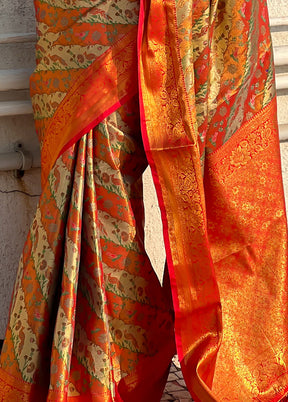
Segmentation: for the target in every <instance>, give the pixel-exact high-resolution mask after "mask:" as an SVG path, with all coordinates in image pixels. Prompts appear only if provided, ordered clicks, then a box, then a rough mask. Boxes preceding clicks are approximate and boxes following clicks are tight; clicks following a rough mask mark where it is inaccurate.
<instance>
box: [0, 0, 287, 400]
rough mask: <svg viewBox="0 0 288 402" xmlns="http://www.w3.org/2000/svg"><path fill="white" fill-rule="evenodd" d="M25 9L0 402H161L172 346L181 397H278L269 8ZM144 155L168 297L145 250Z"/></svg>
mask: <svg viewBox="0 0 288 402" xmlns="http://www.w3.org/2000/svg"><path fill="white" fill-rule="evenodd" d="M35 10H36V17H37V22H38V24H37V32H38V37H39V40H38V43H37V47H36V51H37V67H36V70H35V72H34V74H33V75H32V77H31V97H32V102H33V107H34V114H35V121H36V128H37V133H38V135H39V140H40V144H41V154H42V184H43V192H42V195H41V197H40V201H39V206H38V209H37V212H36V216H35V219H34V221H33V223H32V226H31V229H30V232H29V234H28V238H27V241H26V244H25V247H24V251H23V255H22V258H21V261H20V266H19V270H18V274H17V278H16V284H15V288H14V293H13V298H12V302H11V309H10V319H9V323H8V327H7V333H6V338H5V342H4V346H3V350H2V354H1V368H0V400H1V401H7V402H8V401H9V402H10V401H11V402H14V401H15V402H16V401H17V402H18V401H37V402H38V401H59V402H60V401H61V402H62V401H79V402H80V401H85V402H86V401H105V402H108V401H109V402H110V401H116V402H120V401H124V402H126V401H128V402H147V401H151V402H152V401H155V402H156V401H160V399H161V395H162V392H163V389H164V386H165V382H166V378H167V375H168V372H169V365H170V362H171V358H172V356H173V354H174V353H175V343H176V348H177V353H178V356H179V360H180V362H181V367H182V371H183V375H184V379H185V381H186V384H187V388H188V390H189V391H190V393H191V395H192V397H193V399H194V400H196V401H200V402H210V401H217V402H218V401H219V402H220V401H231V402H232V401H242V402H249V401H263V402H268V401H275V402H276V401H280V400H281V399H282V398H283V397H285V395H286V394H287V392H288V369H287V364H288V339H287V338H288V314H287V307H288V300H287V299H288V287H287V226H286V216H285V205H284V199H283V188H282V181H281V171H280V158H279V139H278V133H277V121H276V99H275V89H274V72H273V60H272V53H271V41H270V35H269V24H268V15H267V7H266V3H265V2H264V1H262V0H245V1H243V0H215V1H214V0H212V1H208V0H207V1H206V0H198V1H196V0H177V1H175V0H165V1H164V0H150V1H149V0H140V2H139V1H138V0H99V1H92V0H45V1H43V0H42V1H39V0H36V1H35ZM147 160H148V163H149V165H150V167H151V169H152V173H153V179H154V184H155V187H156V190H157V195H158V200H159V205H160V209H161V214H162V221H163V228H164V239H165V248H166V255H167V265H168V269H169V278H170V284H169V283H168V282H169V281H165V284H164V285H163V287H161V285H160V283H159V281H158V279H157V277H156V275H155V273H154V271H153V269H152V267H151V264H150V262H149V259H148V257H147V255H146V253H145V249H144V245H143V244H144V242H143V238H144V234H143V204H142V182H141V175H142V173H143V171H144V169H145V168H146V166H147ZM170 288H171V292H172V299H173V303H172V304H173V306H172V304H171V303H170V302H169V300H170V297H169V291H170Z"/></svg>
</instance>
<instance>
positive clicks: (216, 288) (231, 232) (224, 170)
mask: <svg viewBox="0 0 288 402" xmlns="http://www.w3.org/2000/svg"><path fill="white" fill-rule="evenodd" d="M252 3H254V6H255V7H254V8H253V6H251V2H250V3H249V2H248V3H246V5H245V7H244V6H243V5H242V6H243V7H242V8H241V2H229V1H228V2H226V3H225V5H224V2H219V3H218V7H219V8H220V5H221V4H222V6H223V7H224V8H225V7H226V12H227V8H228V7H229V6H230V7H231V10H230V11H231V13H232V16H233V17H232V18H234V20H233V21H232V22H231V24H232V25H233V24H235V26H236V27H237V26H238V29H239V26H240V27H241V26H242V27H243V26H244V25H245V23H246V22H247V21H246V22H245V23H244V22H243V17H244V15H243V13H242V15H241V12H240V11H239V10H241V11H243V12H244V14H246V16H248V15H249V16H250V18H251V20H250V22H248V24H250V32H251V31H253V24H254V23H255V20H256V21H257V23H258V24H259V25H261V23H260V21H259V19H261V17H263V13H264V14H265V8H262V7H263V6H261V7H260V5H259V4H257V5H255V3H258V2H252ZM205 6H206V7H207V4H205V2H203V10H204V9H205ZM258 6H259V8H258V9H257V7H258ZM233 7H234V8H233ZM215 8H217V2H215V3H213V2H212V4H211V10H210V16H207V19H206V22H207V23H208V21H209V22H210V23H211V26H209V27H208V28H207V27H205V26H204V27H202V28H203V30H205V28H207V29H210V33H208V34H207V37H208V38H209V36H210V41H211V42H210V44H209V42H206V47H209V51H207V52H206V50H207V49H205V46H204V49H203V53H205V54H206V57H205V58H204V59H202V61H203V63H204V62H205V63H206V64H207V63H208V68H209V61H210V62H211V60H213V58H215V56H216V57H217V56H218V57H220V58H222V59H223V60H224V62H225V58H226V63H228V62H229V63H231V66H232V61H233V60H234V62H235V57H234V56H233V54H232V57H231V54H230V53H227V52H225V50H224V51H223V54H218V55H215V54H214V53H213V52H215V51H216V49H217V44H218V42H217V38H215V37H214V33H215V31H217V29H219V25H218V24H221V20H220V15H221V12H220V11H219V14H218V15H217V13H216V12H215ZM203 10H202V11H203ZM232 10H233V11H232ZM238 11H239V13H238ZM237 14H238V16H237ZM252 16H253V19H252ZM177 17H179V16H178V15H177V8H176V7H175V3H174V2H173V1H172V0H168V1H165V2H162V1H157V0H156V1H150V2H149V1H144V2H143V5H142V10H140V26H142V32H141V33H140V35H141V41H140V43H141V47H140V49H141V52H140V53H139V67H140V100H141V113H142V135H143V138H144V144H145V149H146V152H147V156H148V160H149V163H150V166H151V168H152V172H153V175H154V182H155V184H156V188H157V192H158V199H159V202H160V207H161V210H162V220H163V223H164V236H165V242H166V252H167V260H168V266H169V271H170V279H171V286H172V293H173V300H174V309H175V330H176V344H177V349H178V354H179V356H180V360H181V362H182V370H183V373H184V378H185V381H186V384H187V386H188V388H189V391H190V392H191V394H192V396H193V397H194V399H195V400H197V401H200V402H210V401H245V402H246V401H247V402H248V401H254V400H257V401H258V400H259V401H265V402H266V401H267V402H268V401H279V400H280V399H281V398H282V397H283V396H284V395H285V394H286V393H287V390H288V370H287V363H288V353H287V352H288V349H287V341H288V339H287V336H288V331H287V330H288V322H287V306H288V293H287V290H288V282H287V281H288V277H287V224H286V215H285V204H284V199H283V188H282V181H281V170H280V156H279V139H278V129H277V121H276V99H275V97H274V98H273V99H272V100H271V96H273V95H271V94H272V93H271V92H270V93H269V91H270V89H271V87H270V89H268V88H265V85H264V86H263V87H262V89H260V90H259V96H258V98H257V101H258V103H257V105H256V104H255V102H252V103H251V102H250V104H249V105H248V103H246V100H247V98H248V99H249V98H250V99H254V98H253V97H254V94H253V91H254V90H255V88H254V86H253V85H251V88H250V89H249V91H248V92H247V97H246V98H245V99H246V100H244V99H243V105H242V110H243V109H244V111H242V112H241V113H242V123H241V124H240V126H239V127H237V128H236V127H235V132H234V133H232V135H230V134H228V133H227V132H228V130H229V127H227V126H226V127H225V129H226V133H227V134H226V138H225V136H223V134H222V139H223V142H224V145H222V144H218V145H217V142H214V143H213V141H212V142H211V141H210V140H211V138H213V136H215V132H217V129H216V128H215V127H217V125H216V124H214V121H215V118H216V117H217V114H215V118H214V117H210V116H214V113H215V106H213V102H216V99H213V95H214V94H213V93H212V94H211V93H209V91H208V94H207V95H206V101H207V103H206V107H207V106H208V111H207V114H206V115H205V116H204V118H203V119H202V120H201V113H200V111H201V110H202V106H203V103H205V102H203V96H202V94H200V95H201V96H200V95H199V92H198V90H197V80H196V79H195V84H194V88H195V91H194V94H193V91H192V92H191V95H190V96H189V94H188V95H187V85H186V82H185V71H183V60H182V59H181V46H182V43H183V42H182V40H183V39H182V37H181V35H182V36H183V33H182V34H181V32H179V30H178V28H179V20H177ZM209 18H210V20H209ZM224 18H225V17H224ZM266 18H267V14H266ZM228 21H229V20H228V18H227V21H226V23H227V27H226V28H227V29H229V24H228ZM248 21H249V20H248ZM181 23H182V22H181ZM141 24H142V25H141ZM180 25H181V24H180ZM183 25H184V23H183ZM264 25H265V27H263V28H262V32H267V29H268V25H267V20H266V22H265V24H264ZM232 32H233V30H232V28H231V36H232ZM236 32H237V29H236V28H235V30H234V32H233V34H236ZM247 32H248V31H247ZM185 33H186V34H187V31H186V32H185ZM244 35H245V33H244V32H243V35H242V34H241V36H242V39H243V36H244ZM213 38H214V39H213ZM229 40H231V41H232V42H233V39H232V37H230V39H229ZM237 40H239V44H238V46H236V45H235V47H236V48H237V51H239V49H241V46H242V47H244V50H245V46H244V44H243V42H242V41H241V39H239V38H238V39H237V38H236V37H235V38H234V43H237ZM259 40H260V38H259ZM261 40H263V38H261ZM240 42H241V43H240ZM230 44H231V42H228V45H226V46H227V48H226V50H227V49H229V46H230ZM193 45H194V43H193V40H192V45H191V46H192V47H193ZM262 47H263V43H262V42H261V41H260V42H259V44H258V48H255V49H254V51H257V52H259V53H258V54H262V58H263V60H262V68H263V63H268V64H266V65H269V63H270V64H271V48H270V45H268V43H267V41H266V53H265V54H264V56H263V53H261V52H262ZM241 51H242V50H241ZM250 51H251V49H250V50H249V43H248V44H246V56H244V53H242V57H244V59H245V60H246V64H245V66H244V67H245V68H244V69H243V64H242V61H241V57H240V58H238V59H237V60H236V62H235V64H234V73H236V74H237V71H238V70H235V68H236V66H237V68H239V71H241V68H242V74H243V75H245V74H250V78H249V80H250V83H252V82H254V80H257V76H258V78H259V74H260V73H259V71H258V72H257V71H256V69H253V66H252V67H251V68H250V67H249V63H251V58H252V56H251V55H249V52H250ZM203 53H202V54H203ZM199 57H200V56H199ZM233 57H234V59H233ZM253 57H255V54H254V56H253ZM252 59H253V58H252ZM205 60H206V61H205ZM196 62H197V60H196ZM196 62H195V63H196ZM247 66H248V67H247ZM205 68H206V67H205V66H204V70H205ZM210 68H211V69H213V64H211V66H210ZM246 68H248V71H245V69H246ZM230 70H231V71H232V67H231V68H230ZM265 71H266V72H265ZM265 71H264V72H263V74H264V75H265V74H266V80H267V81H268V80H269V74H267V72H269V69H266V70H265ZM220 72H221V71H220V69H219V71H218V73H219V74H220ZM222 73H223V76H222V77H221V79H222V80H223V82H224V85H223V82H222V84H221V85H222V86H223V87H225V85H226V86H227V88H226V92H224V88H223V89H222V100H221V103H220V109H218V112H219V113H220V115H221V113H222V116H223V119H224V121H225V118H226V115H224V113H227V108H228V109H229V111H228V113H233V111H234V113H235V116H237V109H236V108H235V102H236V100H235V99H234V98H233V96H234V95H235V93H237V87H236V86H235V85H234V84H235V79H234V81H233V82H234V84H233V86H232V85H231V87H229V85H230V84H229V78H230V77H229V75H226V76H225V67H224V68H223V70H222ZM204 76H205V75H204ZM207 77H208V78H207ZM206 78H207V80H208V85H207V86H206V88H207V87H208V88H209V85H210V86H211V87H213V81H210V80H212V78H213V76H212V77H211V75H210V76H209V74H208V75H206ZM215 79H216V78H215ZM225 79H226V83H225ZM267 81H266V83H267ZM185 85H186V88H185ZM272 87H273V83H272ZM233 88H234V89H233ZM232 90H233V91H234V94H233V95H231V91H232ZM229 91H230V96H228V95H227V93H229ZM241 91H243V88H241V86H239V92H241ZM219 93H221V90H220V92H219ZM195 94H196V97H195ZM223 96H226V100H225V99H224V101H225V102H223ZM197 97H198V98H197ZM265 98H266V99H268V101H266V103H265ZM229 99H230V102H229ZM212 106H213V107H212ZM209 107H211V108H212V109H211V110H210V111H209ZM221 108H223V109H222V111H221ZM198 112H199V113H198ZM210 112H211V113H210ZM238 112H239V111H238ZM204 114H205V113H204ZM199 116H200V117H199ZM202 117H203V116H202ZM217 118H218V119H219V115H218V117H217ZM213 119H214V121H213ZM205 121H206V126H208V127H209V129H208V128H207V133H206V134H205V135H204V145H203V136H202V137H201V136H200V135H199V134H200V133H199V131H198V130H199V129H200V127H203V124H204V123H205ZM231 124H232V122H231ZM159 127H161V130H159ZM195 127H196V129H197V131H195ZM222 131H223V130H222ZM205 138H206V139H205ZM215 141H216V140H215ZM205 143H206V145H205ZM211 149H212V151H213V152H212V153H211ZM205 153H208V155H206V158H205V157H204V155H205ZM203 176H204V177H203Z"/></svg>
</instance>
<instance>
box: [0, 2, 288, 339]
mask: <svg viewBox="0 0 288 402" xmlns="http://www.w3.org/2000/svg"><path fill="white" fill-rule="evenodd" d="M269 9H270V16H271V17H277V16H285V15H286V16H288V0H270V1H269ZM286 29H287V27H286ZM28 32H34V11H33V2H32V0H29V1H28V0H2V1H1V3H0V56H1V57H0V72H1V70H7V69H20V68H21V69H23V68H28V69H31V70H32V69H33V66H34V45H33V43H29V42H27V43H6V44H3V43H2V44H1V38H2V39H3V35H7V34H14V33H28ZM273 40H274V41H275V45H277V46H278V45H283V44H286V45H288V34H287V30H286V31H283V30H280V31H279V30H278V31H277V32H276V31H275V32H273ZM285 71H286V72H288V66H284V67H281V69H280V70H279V72H281V73H283V72H285ZM27 99H29V94H28V91H27V90H18V91H8V92H0V102H1V101H5V102H6V101H13V100H27ZM278 104H279V122H280V123H281V124H283V123H288V91H283V90H282V91H281V93H279V96H278ZM17 141H20V142H21V143H22V144H23V145H24V147H25V148H26V149H28V150H30V151H31V153H32V154H33V155H34V156H35V157H36V156H37V154H38V153H39V148H38V142H37V138H36V134H35V131H34V125H33V120H32V116H29V115H26V116H23V115H22V116H8V117H0V154H1V153H4V152H8V151H12V150H13V146H14V144H15V142H17ZM281 152H282V157H283V172H284V184H285V192H286V196H287V197H288V143H283V144H281ZM144 183H145V207H146V247H147V251H148V253H149V255H150V258H151V261H152V264H153V266H154V267H155V269H156V271H157V273H158V274H159V276H160V277H161V275H162V270H163V267H164V262H165V252H164V245H163V237H162V227H161V221H160V214H159V208H158V204H157V199H156V195H155V191H154V187H153V184H152V183H151V176H150V172H149V171H148V170H147V172H146V173H145V175H144ZM24 193H26V194H24ZM39 193H40V170H39V169H32V170H30V171H28V172H26V173H25V175H24V177H23V178H22V179H21V180H19V179H16V178H15V177H14V175H13V172H5V173H3V172H2V173H1V172H0V205H1V209H0V228H1V229H0V284H1V286H0V339H1V338H3V336H4V332H5V326H6V322H7V317H8V308H9V303H10V297H11V292H12V287H13V282H14V278H15V274H16V270H17V265H18V260H19V256H20V254H21V251H22V247H23V244H24V241H25V237H26V234H27V231H28V229H29V225H30V222H31V220H32V217H33V215H34V211H35V208H36V204H37V197H33V196H34V195H37V194H39ZM27 194H30V196H29V195H27ZM287 199H288V198H287Z"/></svg>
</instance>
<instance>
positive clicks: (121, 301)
mask: <svg viewBox="0 0 288 402" xmlns="http://www.w3.org/2000/svg"><path fill="white" fill-rule="evenodd" d="M135 106H136V107H135ZM127 114H128V115H129V114H130V115H131V116H132V117H131V116H130V117H129V116H128V118H127V117H126V115H127ZM137 116H138V113H137V99H133V102H132V103H131V102H130V104H128V105H125V110H123V108H122V109H119V110H118V111H117V112H114V114H112V115H110V116H109V117H108V118H107V119H105V120H103V122H102V123H101V125H99V126H97V127H96V128H95V129H94V130H93V131H91V132H90V133H89V134H86V135H85V136H83V137H82V138H81V140H80V141H79V143H77V144H75V145H74V146H73V147H71V148H70V149H68V150H67V151H65V152H64V153H63V154H62V156H61V157H60V158H59V159H58V160H57V162H56V164H55V166H54V168H53V169H52V171H51V174H50V175H49V178H48V182H47V186H46V187H45V189H44V191H43V194H42V196H41V199H40V204H39V208H38V210H37V213H36V217H35V220H34V222H33V224H32V227H31V230H30V233H29V236H28V240H27V242H26V245H25V248H24V253H23V262H22V263H21V265H20V268H19V273H18V277H17V282H16V285H15V289H14V299H13V302H12V306H11V320H10V324H9V328H8V331H7V335H6V340H5V344H4V346H3V351H2V355H1V362H2V364H1V372H3V371H4V370H5V371H6V374H5V375H6V376H7V377H8V378H9V380H8V381H9V382H8V381H7V384H6V385H5V386H4V385H3V379H2V380H1V388H0V395H1V400H5V401H19V400H23V401H39V400H41V401H42V400H43V401H44V400H47V401H66V400H67V398H68V399H69V400H71V401H73V400H75V401H78V400H79V401H94V400H97V401H113V400H122V398H123V400H127V401H129V400H131V401H133V400H135V399H134V396H133V395H134V394H135V392H136V393H137V400H139V401H143V402H144V401H146V400H147V398H148V396H149V397H150V399H151V400H155V401H158V400H159V399H160V397H161V394H162V392H163V389H164V386H165V382H166V379H167V375H168V369H169V365H170V361H171V358H172V356H173V354H174V353H175V347H174V336H173V321H172V312H171V310H170V309H169V303H167V301H166V299H165V297H164V295H163V294H162V291H161V286H160V283H159V281H158V279H157V277H156V274H155V273H154V271H153V269H152V267H151V264H150V262H149V259H148V257H147V255H146V253H145V251H144V245H143V244H144V241H143V212H144V211H143V197H142V181H141V175H142V172H143V170H144V169H145V168H146V166H147V161H146V157H145V153H144V151H143V146H142V142H141V137H140V133H139V118H138V117H137ZM137 123H138V125H137ZM155 335H156V336H155ZM12 355H13V357H14V358H16V356H17V362H18V366H19V374H20V372H21V377H22V380H21V381H20V383H19V379H18V378H16V376H15V373H14V372H13V369H12V372H11V374H10V364H9V362H11V359H12ZM157 356H158V357H157ZM47 363H48V364H47ZM152 363H153V366H152ZM9 374H10V375H9ZM139 376H140V378H141V382H140V383H139ZM121 379H123V381H122V382H123V384H122V383H121ZM23 380H24V381H25V383H26V385H25V388H24V389H23V386H22V381H23ZM119 382H120V386H119V391H118V389H117V385H118V384H119ZM33 383H36V384H37V385H36V386H35V385H33ZM8 384H9V385H8ZM139 388H140V389H139ZM119 392H120V393H121V397H120V396H119Z"/></svg>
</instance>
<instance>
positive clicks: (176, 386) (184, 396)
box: [161, 356, 193, 402]
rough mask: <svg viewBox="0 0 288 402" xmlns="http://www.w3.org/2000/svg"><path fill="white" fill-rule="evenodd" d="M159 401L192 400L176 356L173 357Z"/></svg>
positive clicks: (184, 401)
mask: <svg viewBox="0 0 288 402" xmlns="http://www.w3.org/2000/svg"><path fill="white" fill-rule="evenodd" d="M161 402H193V399H192V398H191V395H190V393H189V392H188V391H187V388H186V384H185V381H184V380H183V375H182V371H181V367H180V363H179V360H178V358H177V356H175V357H174V358H173V361H172V364H171V368H170V374H169V376H168V381H167V384H166V387H165V390H164V393H163V396H162V398H161Z"/></svg>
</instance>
